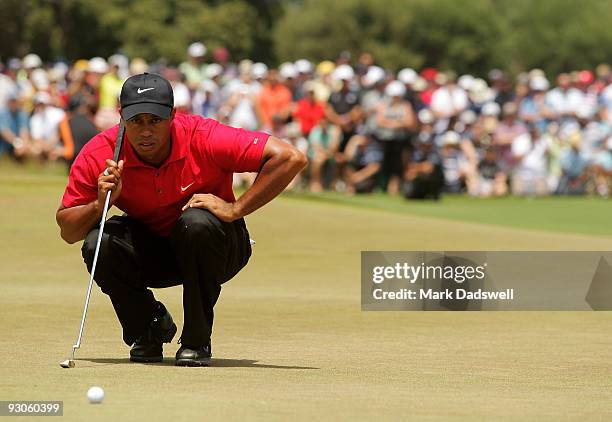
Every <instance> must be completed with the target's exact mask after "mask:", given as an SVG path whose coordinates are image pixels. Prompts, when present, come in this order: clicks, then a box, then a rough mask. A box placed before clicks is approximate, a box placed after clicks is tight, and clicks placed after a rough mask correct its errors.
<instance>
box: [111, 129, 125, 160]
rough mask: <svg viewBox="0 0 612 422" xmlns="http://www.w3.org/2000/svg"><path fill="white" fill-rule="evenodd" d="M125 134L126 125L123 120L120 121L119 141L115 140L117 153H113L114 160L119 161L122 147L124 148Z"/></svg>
mask: <svg viewBox="0 0 612 422" xmlns="http://www.w3.org/2000/svg"><path fill="white" fill-rule="evenodd" d="M124 135H125V126H124V125H123V120H121V121H120V122H119V131H118V132H117V142H115V153H114V155H113V161H114V162H115V163H118V162H119V156H120V155H121V149H122V148H123V137H124Z"/></svg>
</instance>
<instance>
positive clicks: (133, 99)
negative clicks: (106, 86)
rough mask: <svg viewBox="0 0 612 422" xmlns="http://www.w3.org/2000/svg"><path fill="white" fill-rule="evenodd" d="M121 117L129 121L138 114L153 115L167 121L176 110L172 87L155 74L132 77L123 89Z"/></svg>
mask: <svg viewBox="0 0 612 422" xmlns="http://www.w3.org/2000/svg"><path fill="white" fill-rule="evenodd" d="M119 101H120V103H121V115H122V116H123V119H124V120H129V119H131V118H132V117H134V116H136V115H137V114H141V113H151V114H155V115H156V116H159V117H161V118H162V119H167V118H168V117H170V114H171V113H172V109H173V108H174V93H173V92H172V85H170V82H168V81H167V80H166V79H164V78H163V77H162V76H160V75H157V74H155V73H143V74H140V75H134V76H130V77H129V78H128V79H127V80H126V81H125V82H124V83H123V86H122V87H121V95H120V96H119Z"/></svg>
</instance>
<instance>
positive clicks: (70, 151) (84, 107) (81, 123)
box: [59, 95, 99, 169]
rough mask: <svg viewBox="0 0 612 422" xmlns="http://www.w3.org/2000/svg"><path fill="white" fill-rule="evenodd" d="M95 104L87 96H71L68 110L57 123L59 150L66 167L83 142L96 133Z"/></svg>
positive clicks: (79, 150)
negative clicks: (60, 148) (60, 147)
mask: <svg viewBox="0 0 612 422" xmlns="http://www.w3.org/2000/svg"><path fill="white" fill-rule="evenodd" d="M95 113H96V105H95V104H94V103H91V102H89V100H88V99H87V97H84V96H79V95H76V96H73V97H72V98H71V99H70V103H69V104H68V112H67V113H66V115H65V116H64V119H63V120H62V121H61V123H60V125H59V135H60V140H61V142H62V145H63V150H62V152H61V154H62V156H63V157H64V158H65V159H66V163H67V165H68V169H70V167H71V166H72V163H73V162H74V159H75V158H76V157H77V155H79V152H81V149H82V148H83V147H84V146H85V144H86V143H87V142H88V141H89V140H90V139H91V138H93V137H94V136H95V135H97V134H98V132H99V131H98V128H97V127H96V125H95V124H94V119H95V115H96V114H95Z"/></svg>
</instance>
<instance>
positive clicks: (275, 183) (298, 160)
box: [234, 141, 308, 219]
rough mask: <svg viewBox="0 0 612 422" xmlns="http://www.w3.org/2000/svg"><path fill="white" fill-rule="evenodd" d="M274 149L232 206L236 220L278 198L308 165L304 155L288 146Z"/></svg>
mask: <svg viewBox="0 0 612 422" xmlns="http://www.w3.org/2000/svg"><path fill="white" fill-rule="evenodd" d="M279 142H283V141H279ZM274 149H275V151H274V154H273V155H272V156H271V157H269V158H268V159H267V160H266V161H265V162H264V164H263V166H262V167H261V170H260V171H259V174H258V175H257V179H255V183H253V186H251V188H250V189H249V190H248V191H246V192H245V193H244V194H243V195H242V196H241V197H240V198H239V199H238V200H237V201H236V203H235V204H234V207H235V210H236V218H237V219H238V218H242V217H244V216H245V215H249V214H250V213H252V212H253V211H255V210H257V209H259V208H261V207H263V206H264V205H265V204H267V203H268V202H270V201H271V200H272V199H274V198H275V197H276V196H278V195H279V194H280V193H281V192H282V191H283V190H284V189H285V188H286V187H287V185H288V184H289V183H290V182H291V181H292V180H293V178H294V177H295V176H296V175H297V174H298V173H299V172H300V171H302V169H304V167H306V164H307V163H308V160H307V159H306V157H305V156H304V154H302V153H301V152H299V151H298V150H297V149H295V148H293V147H291V146H289V145H287V146H286V147H284V146H283V147H282V148H274Z"/></svg>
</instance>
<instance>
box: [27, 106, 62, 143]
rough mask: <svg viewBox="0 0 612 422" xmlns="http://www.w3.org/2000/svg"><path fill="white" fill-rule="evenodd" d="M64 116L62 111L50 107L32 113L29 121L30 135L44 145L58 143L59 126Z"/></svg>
mask: <svg viewBox="0 0 612 422" xmlns="http://www.w3.org/2000/svg"><path fill="white" fill-rule="evenodd" d="M64 115H65V112H64V110H62V109H61V108H57V107H53V106H50V105H47V106H45V107H44V108H43V109H42V110H40V111H36V112H34V114H33V115H32V118H31V119H30V134H31V136H32V138H33V139H35V140H41V141H43V142H45V143H54V142H58V140H59V124H60V123H61V122H62V120H63V119H64Z"/></svg>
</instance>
